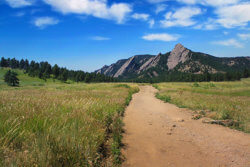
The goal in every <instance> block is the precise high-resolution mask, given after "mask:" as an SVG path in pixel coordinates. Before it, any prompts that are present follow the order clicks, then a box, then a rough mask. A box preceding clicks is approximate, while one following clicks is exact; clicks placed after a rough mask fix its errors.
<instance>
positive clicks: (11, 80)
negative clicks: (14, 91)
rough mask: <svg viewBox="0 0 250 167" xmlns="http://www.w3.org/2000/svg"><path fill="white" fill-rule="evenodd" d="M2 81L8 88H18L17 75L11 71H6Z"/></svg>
mask: <svg viewBox="0 0 250 167" xmlns="http://www.w3.org/2000/svg"><path fill="white" fill-rule="evenodd" d="M4 81H5V82H6V83H7V84H8V85H9V86H19V79H18V78H17V73H16V72H13V71H10V70H9V71H7V72H6V73H5V75H4Z"/></svg>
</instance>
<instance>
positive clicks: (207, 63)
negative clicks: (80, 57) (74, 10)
mask: <svg viewBox="0 0 250 167" xmlns="http://www.w3.org/2000/svg"><path fill="white" fill-rule="evenodd" d="M246 68H248V69H249V68H250V57H234V58H228V57H227V58H219V57H215V56H212V55H209V54H205V53H201V52H194V51H192V50H190V49H187V48H186V47H184V46H183V45H182V44H180V43H178V44H177V45H175V47H174V49H173V50H172V51H171V52H167V53H165V54H161V53H160V54H158V55H136V56H133V57H130V58H128V59H123V60H119V61H117V62H116V63H114V64H111V65H110V66H107V65H105V66H104V67H103V68H101V69H99V70H97V71H96V73H100V74H105V75H108V76H112V77H115V78H130V79H132V78H155V77H159V76H163V75H167V74H168V73H169V72H173V71H175V72H182V73H191V74H204V73H211V74H216V73H226V72H230V71H242V70H244V69H246Z"/></svg>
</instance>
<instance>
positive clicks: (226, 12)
mask: <svg viewBox="0 0 250 167" xmlns="http://www.w3.org/2000/svg"><path fill="white" fill-rule="evenodd" d="M215 13H216V14H217V15H218V20H217V22H218V23H219V24H221V25H222V26H223V27H225V28H233V27H238V26H247V25H248V22H249V21H250V3H241V4H237V5H231V6H225V7H220V8H218V9H217V10H216V11H215Z"/></svg>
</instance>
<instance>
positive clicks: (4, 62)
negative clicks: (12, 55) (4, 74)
mask: <svg viewBox="0 0 250 167" xmlns="http://www.w3.org/2000/svg"><path fill="white" fill-rule="evenodd" d="M0 66H1V67H8V63H7V60H6V59H5V58H4V57H2V58H1V63H0Z"/></svg>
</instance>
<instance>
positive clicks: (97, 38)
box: [91, 36, 110, 41]
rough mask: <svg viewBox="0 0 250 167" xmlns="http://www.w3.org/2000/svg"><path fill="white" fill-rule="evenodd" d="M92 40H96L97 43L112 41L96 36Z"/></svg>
mask: <svg viewBox="0 0 250 167" xmlns="http://www.w3.org/2000/svg"><path fill="white" fill-rule="evenodd" d="M91 39H92V40H95V41H107V40H110V38H107V37H102V36H95V37H92V38H91Z"/></svg>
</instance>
